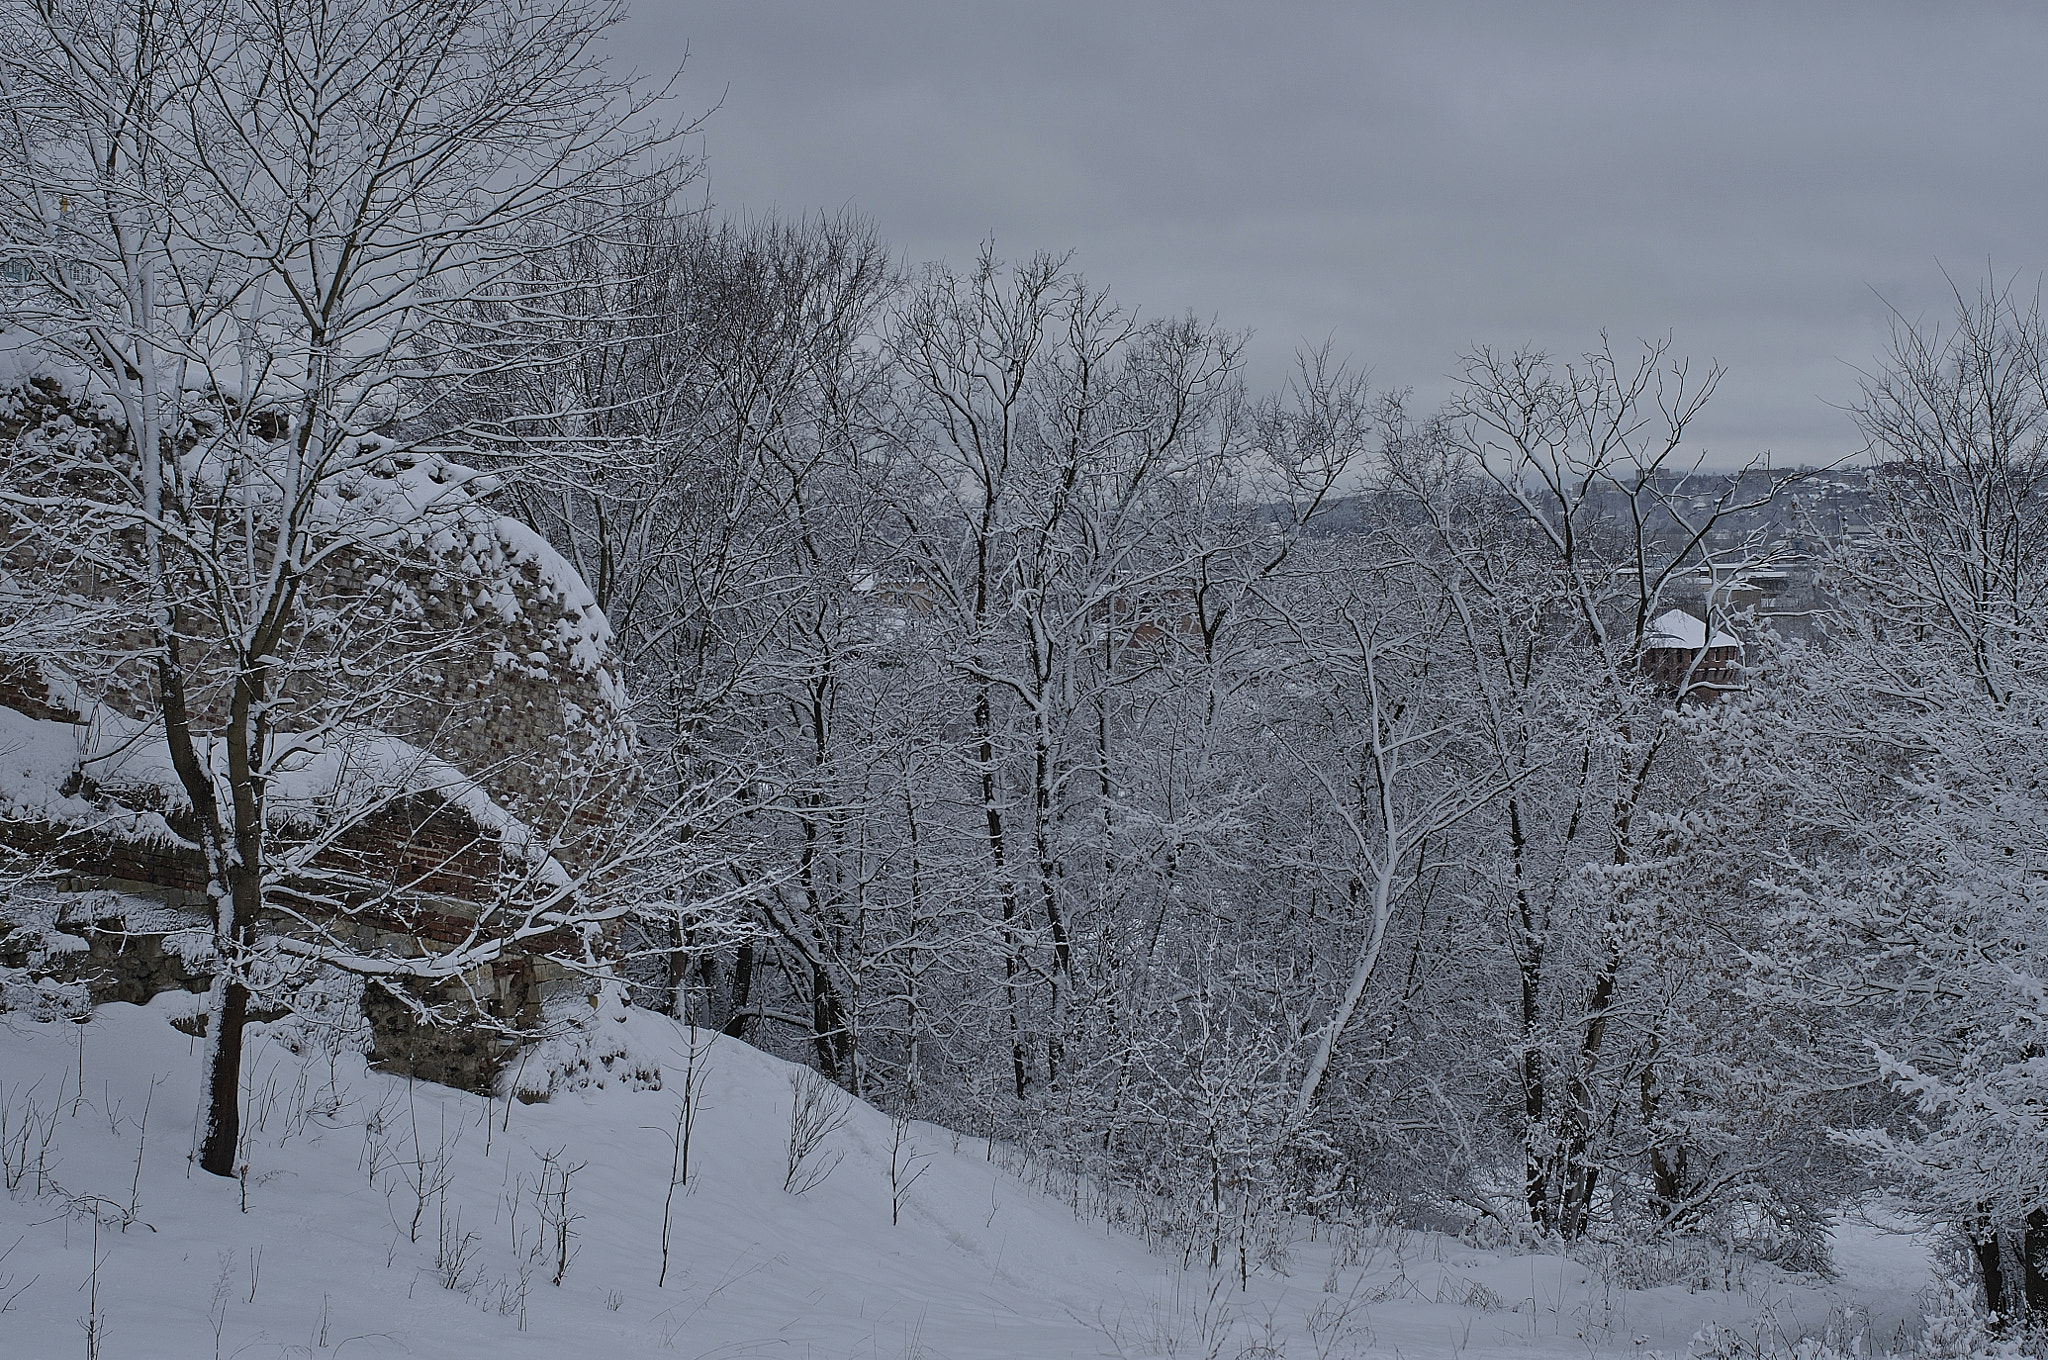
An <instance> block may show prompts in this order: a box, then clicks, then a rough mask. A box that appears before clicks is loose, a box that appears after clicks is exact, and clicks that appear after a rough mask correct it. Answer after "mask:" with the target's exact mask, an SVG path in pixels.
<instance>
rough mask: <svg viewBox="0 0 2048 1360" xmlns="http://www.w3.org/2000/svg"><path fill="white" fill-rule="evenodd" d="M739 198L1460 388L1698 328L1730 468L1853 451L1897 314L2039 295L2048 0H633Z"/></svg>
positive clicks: (1681, 344)
mask: <svg viewBox="0 0 2048 1360" xmlns="http://www.w3.org/2000/svg"><path fill="white" fill-rule="evenodd" d="M624 37H625V41H624V42H623V43H621V44H619V45H618V46H619V47H620V49H621V51H622V54H623V55H624V56H625V57H626V58H627V59H628V60H629V61H630V62H631V64H633V65H635V66H637V67H639V68H640V69H642V70H644V71H649V72H652V71H657V70H660V69H662V68H664V67H666V66H670V65H673V64H674V63H675V62H678V61H680V60H681V59H682V57H683V54H684V50H685V46H686V45H687V48H688V53H689V62H688V67H687V71H686V74H685V77H684V81H683V84H682V87H681V89H682V104H683V106H684V107H685V108H689V109H693V110H698V111H701V110H703V109H704V108H706V107H708V106H709V105H711V104H712V103H714V102H717V101H718V100H720V99H721V97H722V99H723V103H722V106H721V107H719V108H718V109H717V111H716V112H715V113H713V114H712V115H711V117H710V118H709V120H708V122H707V124H706V126H705V130H704V133H703V137H702V148H703V150H704V151H705V153H706V154H707V155H708V157H709V161H710V178H709V191H710V196H711V199H712V201H713V203H714V204H715V205H716V206H717V207H718V208H720V209H721V210H725V211H731V212H758V211H763V210H769V209H774V210H778V211H781V212H785V213H797V212H807V211H817V210H827V211H836V210H841V209H853V210H856V211H858V212H861V213H863V214H865V215H867V216H869V217H870V218H872V219H873V220H874V221H875V222H876V224H877V225H878V227H879V228H880V230H881V231H882V233H883V234H884V236H885V237H886V238H887V239H888V240H889V241H890V242H891V243H892V245H893V246H894V247H895V248H896V249H897V250H899V251H900V252H902V253H903V254H904V255H905V256H906V257H907V258H909V259H911V260H926V259H948V260H952V261H955V262H961V261H964V260H966V259H969V258H971V256H972V254H973V252H974V251H975V249H976V247H977V245H978V243H979V242H980V241H982V240H983V239H984V238H989V237H993V238H994V239H995V241H996V243H997V246H998V248H999V250H1000V251H1001V252H1002V253H1004V254H1005V255H1006V256H1011V257H1015V256H1019V255H1025V254H1029V253H1031V252H1033V251H1035V250H1038V249H1053V250H1064V249H1069V248H1071V249H1072V250H1073V251H1074V259H1075V263H1076V265H1077V267H1078V268H1080V269H1081V270H1083V271H1084V272H1085V273H1086V274H1087V275H1088V276H1089V277H1090V278H1091V279H1093V280H1095V281H1096V282H1097V283H1099V284H1106V285H1108V286H1109V287H1110V288H1111V289H1112V290H1113V291H1114V293H1115V294H1116V296H1117V297H1118V298H1120V299H1121V300H1122V301H1123V302H1124V303H1126V304H1127V305H1130V306H1134V307H1136V308H1138V309H1139V310H1140V311H1141V312H1143V313H1145V314H1148V315H1157V314H1160V313H1178V312H1181V311H1185V310H1192V311H1194V312H1196V313H1199V314H1201V315H1204V316H1214V317H1216V318H1218V319H1219V320H1221V321H1223V322H1224V323H1225V324H1228V325H1231V326H1235V327H1245V328H1250V329H1251V330H1252V331H1253V332H1254V339H1253V342H1252V346H1251V349H1250V365H1251V375H1252V378H1253V380H1254V381H1255V382H1257V383H1260V384H1262V385H1271V384H1274V383H1277V382H1279V381H1281V380H1282V379H1283V378H1284V377H1285V374H1286V369H1287V367H1288V364H1289V362H1290V356H1291V354H1292V353H1293V351H1294V350H1295V349H1296V348H1297V347H1299V346H1301V345H1303V344H1310V345H1313V344H1317V343H1320V342H1322V341H1324V340H1326V339H1327V340H1329V341H1330V342H1331V343H1332V344H1333V345H1334V347H1335V349H1336V351H1337V352H1338V353H1340V354H1344V355H1348V356H1350V357H1351V359H1352V360H1353V361H1354V362H1355V363H1357V364H1360V365H1363V366H1365V367H1367V368H1369V369H1370V370H1371V371H1372V373H1373V375H1374V378H1375V381H1376V382H1377V383H1378V384H1379V385H1381V386H1384V387H1396V388H1399V387H1408V388H1413V389H1414V390H1415V391H1416V394H1417V397H1418V399H1419V400H1422V401H1424V402H1433V401H1434V400H1436V399H1438V398H1440V397H1441V396H1442V395H1443V394H1444V393H1445V392H1446V391H1447V390H1448V385H1449V384H1448V380H1447V376H1446V375H1448V374H1449V373H1451V372H1452V371H1453V370H1454V369H1455V368H1456V366H1457V360H1458V356H1459V354H1460V353H1461V352H1463V351H1464V350H1466V349H1468V348H1469V347H1471V346H1473V345H1476V344H1492V345H1495V346H1508V347H1512V346H1514V345H1518V344H1523V343H1535V344H1539V345H1543V346H1545V347H1547V348H1549V349H1551V350H1552V351H1553V352H1555V353H1558V354H1570V353H1576V352H1578V351H1579V350H1581V349H1583V348H1585V347H1587V346H1588V345H1591V344H1593V343H1595V342H1596V341H1597V338H1598V336H1599V333H1600V332H1601V331H1602V329H1603V328H1604V329H1605V330H1606V331H1608V332H1609V333H1610V334H1611V335H1612V336H1613V337H1614V339H1615V341H1616V342H1617V344H1624V345H1633V343H1634V341H1635V340H1636V338H1638V337H1641V336H1650V335H1664V334H1667V333H1668V334H1669V335H1670V336H1671V337H1672V339H1673V342H1674V349H1675V351H1676V352H1678V353H1683V354H1687V355H1690V356H1692V358H1693V359H1694V360H1695V362H1696V363H1700V364H1704V363H1705V362H1706V361H1708V360H1710V359H1717V360H1719V361H1720V362H1721V363H1722V364H1724V365H1725V366H1726V367H1727V368H1728V370H1729V371H1728V376H1727V378H1726V380H1725V381H1724V383H1723V385H1722V388H1721V392H1720V395H1719V396H1718V397H1717V399H1716V400H1715V402H1714V404H1713V405H1712V407H1711V408H1710V410H1709V415H1708V418H1707V420H1706V421H1705V422H1704V423H1703V424H1702V425H1701V426H1700V427H1699V428H1700V435H1701V438H1702V442H1703V444H1704V446H1705V447H1706V448H1707V449H1708V451H1709V455H1710V458H1711V461H1712V463H1714V464H1716V465H1721V464H1727V463H1731V462H1739V461H1743V460H1746V459H1747V458H1749V457H1751V456H1753V455H1756V454H1760V453H1762V452H1764V451H1765V450H1769V451H1770V452H1771V454H1772V457H1773V460H1774V461H1775V462H1779V463H1785V464H1790V463H1797V462H1825V461H1830V460H1833V459H1837V458H1840V457H1843V456H1844V455H1847V454H1850V453H1852V452H1854V450H1855V449H1856V447H1857V440H1856V437H1855V434H1854V431H1853V429H1852V428H1851V426H1850V424H1849V421H1848V420H1847V418H1846V417H1845V416H1844V415H1843V414H1842V413H1841V411H1840V409H1839V408H1840V407H1841V406H1843V405H1845V404H1846V403H1848V402H1849V401H1851V400H1852V399H1853V398H1854V395H1855V390H1856V374H1855V371H1854V367H1855V366H1856V365H1868V364H1869V363H1870V362H1871V361H1872V360H1873V358H1874V357H1875V356H1876V355H1877V353H1878V352H1879V350H1880V349H1881V347H1882V346H1883V344H1884V340H1885V327H1886V324H1887V313H1886V303H1887V302H1889V303H1891V304H1892V305H1894V306H1896V307H1897V308H1898V309H1899V310H1900V311H1901V312H1902V313H1904V314H1905V315H1906V316H1907V317H1908V318H1913V319H1918V318H1921V317H1928V318H1932V317H1935V316H1938V315H1939V314H1940V313H1941V312H1942V310H1943V307H1944V302H1945V295H1944V289H1945V288H1946V284H1945V283H1944V279H1943V269H1944V268H1945V269H1946V270H1947V271H1948V273H1949V274H1950V275H1952V276H1953V277H1954V278H1955V279H1956V281H1957V282H1958V283H1960V284H1961V285H1963V286H1964V287H1965V288H1972V287H1974V286H1975V283H1976V281H1977V280H1978V279H1979V278H1980V277H1981V276H1982V275H1983V273H1984V271H1985V268H1986V265H1987V262H1989V263H1990V264H1991V265H1992V266H1993V267H1994V268H1995V269H1996V270H1997V271H1998V273H1999V274H2000V276H2001V277H2013V276H2017V277H2018V278H2019V279H2020V286H2021V287H2022V288H2024V289H2025V290H2027V291H2029V292H2031V291H2032V290H2033V289H2034V288H2035V286H2036V280H2037V277H2038V271H2039V270H2040V269H2041V268H2042V266H2043V265H2044V264H2048V252H2044V251H2043V248H2042V245H2041V243H2040V239H2039V230H2038V224H2039V223H2040V222H2041V221H2043V220H2044V217H2048V176H2043V175H2042V174H2041V173H2040V172H2039V171H2038V169H2037V168H2036V165H2035V160H2036V158H2037V157H2038V154H2039V153H2038V148H2039V147H2041V146H2042V145H2043V144H2044V134H2048V102H2044V101H2042V100H2039V99H2036V98H2034V97H2032V95H2031V94H2030V93H2029V91H2031V90H2032V89H2033V88H2034V87H2035V85H2036V83H2037V82H2038V80H2039V74H2038V73H2039V72H2040V71H2041V70H2042V69H2044V67H2048V12H2044V11H2042V10H2040V9H2038V8H2033V7H2027V6H2021V5H2013V4H2007V5H1979V6H1973V7H1971V8H1970V9H1969V10H1968V11H1967V12H1958V11H1956V10H1955V9H1954V8H1953V7H1945V8H1943V9H1941V10H1936V9H1935V8H1933V7H1927V6H1908V5H1901V4H1890V5H1887V4H1858V5H1854V6H1849V5H1831V4H1811V5H1802V6H1797V7H1791V6H1773V5H1746V4H1715V5H1711V6H1708V5H1673V6H1657V7H1654V8H1653V7H1649V6H1639V5H1619V4H1591V3H1575V4H1559V5H1547V6H1542V7H1536V6H1508V5H1498V6H1486V5H1470V4H1433V5H1430V6H1427V7H1422V6H1407V7H1404V6H1394V5H1348V4H1330V3H1317V4H1289V5H1275V6H1250V5H1199V4H1166V3H1161V2H1159V0H1148V2H1146V3H1100V2H1098V3H1092V4H1091V3H1073V2H1072V0H1055V2H1052V3H1039V4H1034V5H1030V6H1019V5H1011V6H993V5H976V4H961V3H954V4H941V3H935V2H934V0H880V2H878V3H868V4H862V5H857V6H855V5H843V4H829V3H823V2H822V0H706V2H705V3H698V4H689V5H685V4H679V3H675V0H636V3H635V6H634V10H633V15H632V18H631V19H630V21H629V23H628V26H627V29H626V32H625V35H624Z"/></svg>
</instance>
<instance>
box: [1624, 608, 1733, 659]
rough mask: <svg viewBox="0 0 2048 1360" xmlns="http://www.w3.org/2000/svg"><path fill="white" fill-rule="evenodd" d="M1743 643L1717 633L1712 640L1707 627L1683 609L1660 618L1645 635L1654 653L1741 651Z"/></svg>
mask: <svg viewBox="0 0 2048 1360" xmlns="http://www.w3.org/2000/svg"><path fill="white" fill-rule="evenodd" d="M1741 645H1742V643H1741V642H1740V641H1739V640H1738V639H1737V638H1736V637H1735V636H1734V635H1733V634H1731V633H1723V632H1720V631H1719V630H1716V631H1715V633H1714V635H1713V637H1712V638H1711V639H1709V638H1708V636H1707V625H1706V623H1705V622H1704V621H1703V620H1700V619H1697V618H1694V617H1693V616H1692V615H1691V614H1688V613H1686V612H1685V611H1684V610H1683V609H1673V610H1670V611H1669V612H1667V613H1664V614H1660V615H1658V616H1657V618H1656V619H1655V620H1654V621H1653V622H1652V623H1651V624H1650V628H1649V631H1648V632H1647V633H1645V634H1644V635H1643V646H1644V647H1646V648H1649V649H1650V650H1652V651H1670V650H1681V649H1682V650H1684V651H1688V652H1697V651H1699V650H1701V649H1702V648H1714V647H1740V646H1741Z"/></svg>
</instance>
